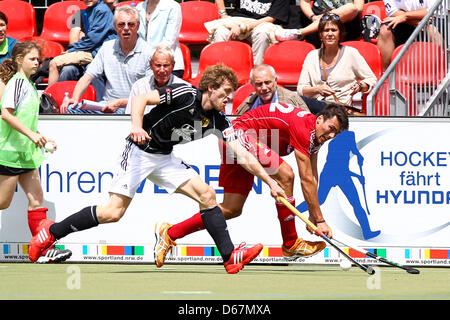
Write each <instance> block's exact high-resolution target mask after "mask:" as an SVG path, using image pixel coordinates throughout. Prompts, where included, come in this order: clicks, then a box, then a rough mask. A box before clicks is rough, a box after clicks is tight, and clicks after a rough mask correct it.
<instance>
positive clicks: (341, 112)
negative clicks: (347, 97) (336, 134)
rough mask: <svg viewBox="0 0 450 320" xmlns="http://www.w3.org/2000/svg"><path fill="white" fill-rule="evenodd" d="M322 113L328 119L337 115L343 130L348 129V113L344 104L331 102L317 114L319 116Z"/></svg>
mask: <svg viewBox="0 0 450 320" xmlns="http://www.w3.org/2000/svg"><path fill="white" fill-rule="evenodd" d="M321 115H323V119H324V120H328V119H331V118H333V117H334V116H336V118H337V120H338V122H339V124H340V125H341V131H344V130H348V115H347V110H346V109H345V107H344V106H341V105H339V104H337V103H334V102H330V103H328V104H327V106H326V107H325V108H323V109H322V110H321V111H320V112H319V113H318V114H317V117H319V116H321Z"/></svg>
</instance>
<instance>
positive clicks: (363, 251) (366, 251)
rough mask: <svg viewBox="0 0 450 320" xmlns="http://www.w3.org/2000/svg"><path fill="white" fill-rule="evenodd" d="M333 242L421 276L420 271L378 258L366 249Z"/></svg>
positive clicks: (335, 240)
mask: <svg viewBox="0 0 450 320" xmlns="http://www.w3.org/2000/svg"><path fill="white" fill-rule="evenodd" d="M332 241H334V242H337V243H339V244H341V245H343V246H345V247H348V248H351V249H353V250H356V251H358V252H361V253H362V254H365V255H367V256H369V257H371V258H373V259H376V260H378V261H381V262H384V263H386V264H389V265H391V266H393V267H397V268H400V269H403V270H406V272H408V273H411V274H419V273H420V271H419V270H417V269H415V268H412V267H408V266H404V265H402V264H400V263H397V262H394V261H390V260H388V259H386V258H383V257H380V256H377V255H376V254H374V253H372V252H370V251H368V250H366V249H362V248H356V247H351V246H349V245H347V244H345V243H343V242H341V241H339V240H337V239H332Z"/></svg>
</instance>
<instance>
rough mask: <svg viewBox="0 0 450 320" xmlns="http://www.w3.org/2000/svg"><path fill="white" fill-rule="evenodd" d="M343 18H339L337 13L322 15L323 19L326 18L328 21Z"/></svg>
mask: <svg viewBox="0 0 450 320" xmlns="http://www.w3.org/2000/svg"><path fill="white" fill-rule="evenodd" d="M340 19H341V18H339V16H338V15H337V14H335V13H325V14H324V15H323V16H322V20H325V21H328V20H331V21H338V20H340Z"/></svg>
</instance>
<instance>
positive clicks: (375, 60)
mask: <svg viewBox="0 0 450 320" xmlns="http://www.w3.org/2000/svg"><path fill="white" fill-rule="evenodd" d="M341 44H342V45H343V46H349V47H353V48H355V49H357V50H358V52H359V53H360V54H361V55H362V56H363V57H364V59H365V60H366V62H367V64H368V65H369V66H370V68H371V69H372V71H373V73H374V74H375V76H376V77H377V78H378V79H380V78H381V75H382V74H383V64H382V62H381V53H380V49H378V47H377V46H376V45H375V44H373V43H370V42H366V41H345V42H342V43H341Z"/></svg>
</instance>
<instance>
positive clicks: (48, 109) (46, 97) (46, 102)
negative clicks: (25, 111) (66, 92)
mask: <svg viewBox="0 0 450 320" xmlns="http://www.w3.org/2000/svg"><path fill="white" fill-rule="evenodd" d="M51 113H59V105H58V103H57V102H56V100H55V99H54V98H53V97H52V95H51V94H48V93H45V92H43V93H42V95H41V103H40V104H39V114H51Z"/></svg>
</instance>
